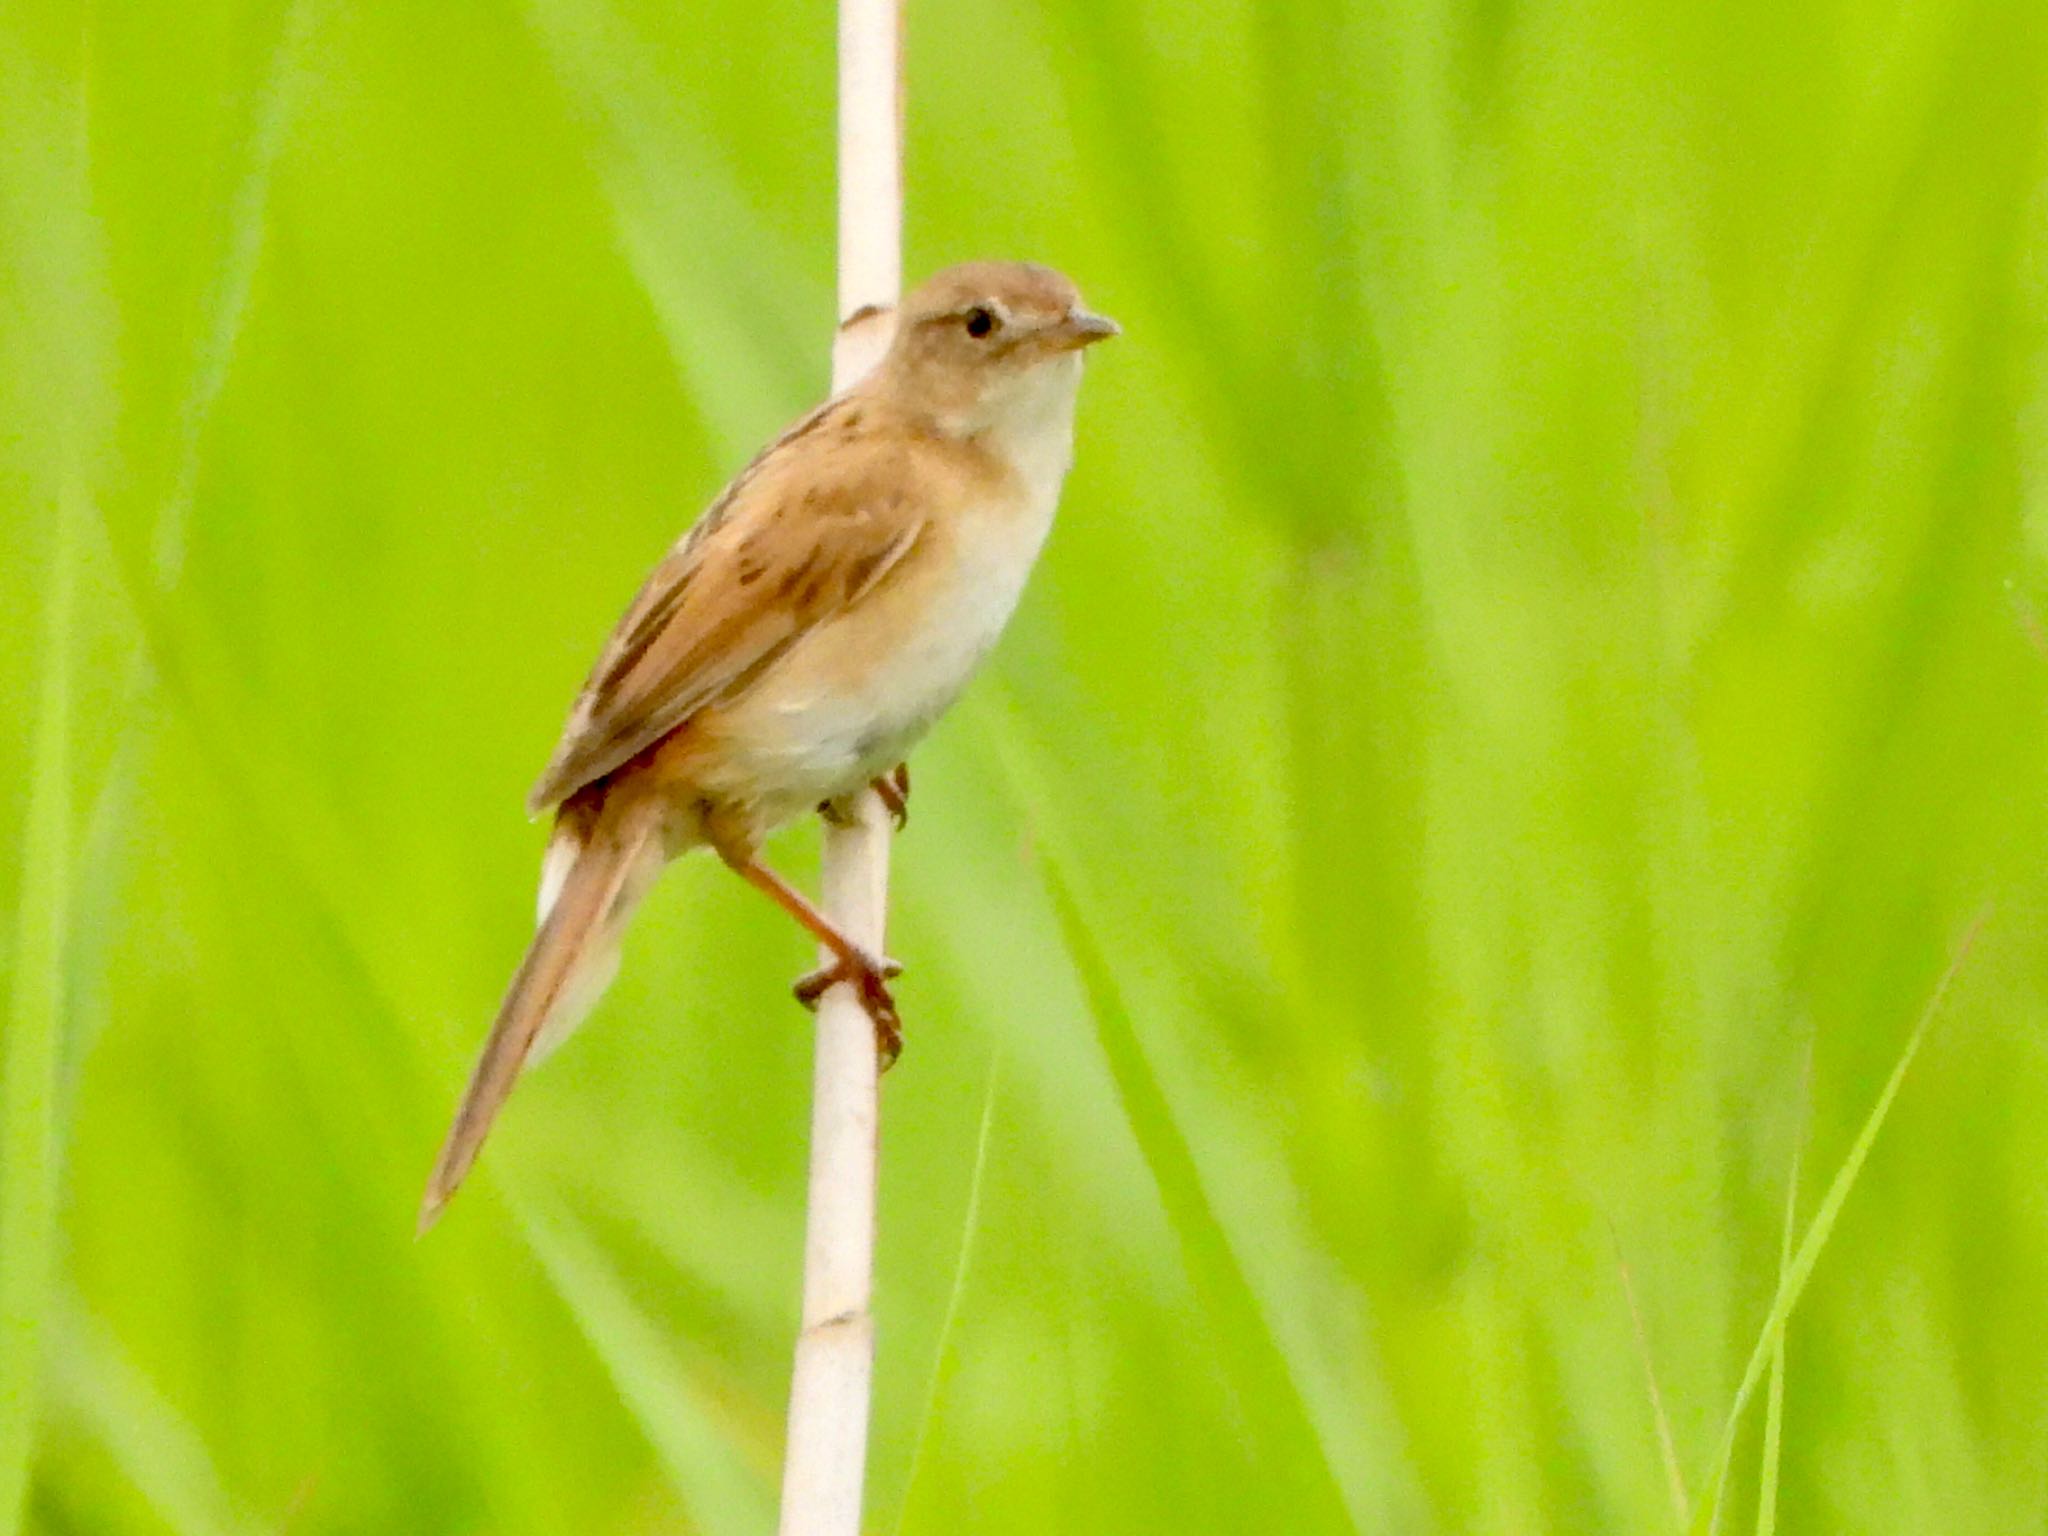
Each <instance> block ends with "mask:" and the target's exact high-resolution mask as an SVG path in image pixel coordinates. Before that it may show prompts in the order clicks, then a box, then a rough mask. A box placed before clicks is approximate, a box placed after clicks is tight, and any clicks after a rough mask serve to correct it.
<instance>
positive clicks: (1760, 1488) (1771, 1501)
mask: <svg viewBox="0 0 2048 1536" xmlns="http://www.w3.org/2000/svg"><path fill="white" fill-rule="evenodd" d="M1812 1075H1813V1059H1812V1054H1811V1050H1810V1049H1809V1052H1808V1056H1807V1067H1806V1077H1807V1079H1808V1081H1809V1084H1810V1082H1811V1079H1812ZM1810 1094H1811V1088H1810V1087H1809V1088H1808V1089H1807V1091H1806V1092H1805V1093H1802V1095H1801V1102H1802V1104H1803V1103H1804V1102H1805V1101H1806V1100H1807V1098H1808V1097H1809V1096H1810ZM1805 1134H1806V1132H1805V1117H1804V1115H1803V1114H1802V1116H1801V1124H1800V1128H1799V1133H1798V1135H1797V1137H1795V1139H1794V1140H1793V1143H1792V1168H1791V1171H1790V1172H1789V1173H1788V1174H1787V1175H1786V1177H1785V1220H1784V1223H1783V1225H1782V1226H1781V1227H1780V1228H1779V1233H1778V1284H1779V1285H1780V1286H1781V1287H1782V1286H1783V1285H1784V1283H1785V1276H1786V1275H1787V1274H1788V1273H1789V1272H1790V1271H1791V1268H1792V1238H1793V1234H1794V1233H1795V1232H1796V1231H1797V1230H1798V1227H1797V1223H1798V1218H1799V1160H1800V1156H1801V1154H1802V1153H1803V1152H1804V1151H1805ZM1784 1440H1785V1330H1784V1329H1780V1330H1779V1331H1778V1337H1777V1339H1776V1340H1775V1341H1774V1342H1773V1343H1772V1345H1771V1379H1770V1385H1769V1387H1768V1388H1767V1389H1766V1391H1765V1394H1764V1445H1763V1461H1762V1464H1761V1466H1760V1467H1759V1468H1758V1471H1757V1495H1756V1498H1757V1505H1756V1529H1757V1536H1775V1532H1776V1531H1777V1529H1778V1466H1779V1462H1780V1459H1781V1455H1782V1452H1783V1449H1784Z"/></svg>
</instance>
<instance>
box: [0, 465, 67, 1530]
mask: <svg viewBox="0 0 2048 1536" xmlns="http://www.w3.org/2000/svg"><path fill="white" fill-rule="evenodd" d="M74 522H75V519H74V517H73V515H72V512H71V509H70V508H69V507H68V506H67V507H64V508H62V509H60V511H59V514H58V518H57V548H56V554H55V558H54V560H53V561H52V572H51V580H50V591H49V606H48V610H47V615H46V620H45V625H44V633H45V641H44V644H45V651H44V661H43V669H42V686H41V697H40V699H39V701H38V705H37V710H36V723H35V745H34V753H33V769H32V773H31V777H30V781H29V798H28V820H27V825H26V828H25V830H24V834H23V839H22V854H21V894H20V897H19V900H18V902H17V904H16V910H15V923H14V954H13V965H12V971H13V983H12V987H11V988H10V995H9V998H8V1012H7V1038H6V1040H5V1041H4V1042H0V1536H15V1533H16V1532H18V1531H20V1530H21V1529H22V1520H23V1518H24V1505H25V1503H26V1500H27V1497H28V1481H29V1469H30V1467H31V1465H32V1463H33V1460H34V1455H35V1440H36V1424H37V1417H38V1402H39V1399H40V1396H41V1392H40V1383H41V1371H42V1342H43V1321H44V1314H45V1310H46V1308H47V1305H48V1298H49V1289H50V1283H51V1277H52V1272H53V1270H54V1267H55V1263H56V1240H57V1184H58V1165H59V1155H60V1153H59V1146H58V1136H59V1120H58V1114H57V1099H58V1088H59V1081H58V1074H59V1071H60V1068H61V1064H62V1052H63V1034H64V1017H65V1006H66V999H65V988H64V954H65V949H66V947H67V944H68V939H69V934H68V918H69V912H70V906H71V880H72V869H71V851H70V841H71V761H70V743H71V705H72V700H71V694H72V678H71V648H72V625H73V614H72V607H73V599H74V595H75V594H74V583H75V581H76V576H75V573H74V571H73V560H74V557H75V552H74V550H73V548H72V543H73V540H74V538H75V537H76V533H75V528H74Z"/></svg>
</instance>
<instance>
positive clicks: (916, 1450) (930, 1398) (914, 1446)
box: [896, 1057, 1002, 1531]
mask: <svg viewBox="0 0 2048 1536" xmlns="http://www.w3.org/2000/svg"><path fill="white" fill-rule="evenodd" d="M1001 1077H1002V1061H1001V1058H1000V1057H998V1058H996V1059H995V1060H994V1061H991V1062H990V1063H989V1068H988V1087H987V1088H986V1089H985V1090H984V1091H983V1093H982V1097H981V1126H980V1129H979V1130H978V1131H977V1132H976V1133H975V1137H974V1172H973V1174H972V1175H971V1176H970V1177H969V1179H968V1181H967V1213H966V1214H965V1215H964V1216H963V1217H962V1218H961V1220H960V1252H959V1256H958V1257H957V1258H956V1259H955V1260H954V1261H953V1283H952V1285H951V1286H950V1287H948V1288H947V1291H946V1310H945V1312H944V1313H943V1314H942V1315H941V1317H940V1319H939V1339H938V1343H937V1344H936V1345H934V1346H933V1348H932V1374H931V1380H930V1381H929V1382H928V1383H927V1384H926V1386H925V1393H924V1410H923V1412H921V1413H920V1414H919V1415H918V1416H917V1437H916V1439H914V1440H913V1441H912V1442H911V1446H910V1470H909V1471H907V1472H906V1473H904V1475H903V1505H902V1508H901V1509H899V1510H898V1511H897V1515H896V1528H897V1530H899V1531H900V1530H902V1528H903V1522H904V1520H905V1519H906V1518H907V1517H908V1516H909V1513H910V1499H911V1495H912V1494H913V1493H915V1492H916V1491H917V1473H918V1468H919V1467H920V1466H921V1465H922V1464H923V1461H924V1451H925V1442H926V1441H927V1440H928V1439H929V1438H930V1435H931V1427H932V1420H933V1419H934V1418H936V1417H937V1415H938V1408H939V1391H940V1388H941V1387H943V1386H944V1384H945V1377H946V1353H947V1350H948V1349H949V1348H950V1347H951V1345H952V1342H953V1328H954V1325H955V1324H956V1323H958V1322H959V1320H960V1298H961V1297H962V1296H963V1295H964V1294H965V1293H966V1291H967V1272H968V1267H969V1265H970V1264H971V1263H972V1261H973V1258H974V1239H975V1235H976V1234H977V1233H978V1232H980V1230H981V1191H982V1184H983V1181H984V1179H986V1177H987V1175H988V1144H989V1133H990V1132H991V1131H992V1130H993V1129H994V1128H995V1123H996V1084H997V1083H998V1081H1000V1079H1001Z"/></svg>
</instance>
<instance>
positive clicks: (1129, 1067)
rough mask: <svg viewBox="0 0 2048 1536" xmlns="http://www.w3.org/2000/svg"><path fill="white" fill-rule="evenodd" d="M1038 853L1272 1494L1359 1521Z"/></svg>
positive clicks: (1163, 1100)
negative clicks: (1263, 1459)
mask: <svg viewBox="0 0 2048 1536" xmlns="http://www.w3.org/2000/svg"><path fill="white" fill-rule="evenodd" d="M1040 858H1041V862H1042V867H1043V869H1044V871H1045V884H1046V890H1047V893H1048V894H1049V895H1050V896H1051V898H1052V904H1053V909H1054V911H1055V912H1056V913H1057V915H1058V918H1059V925H1060V933H1061V935H1062V937H1063V938H1064V939H1065V941H1066V945H1067V952H1068V954H1069V955H1070V956H1071V957H1072V959H1073V962H1074V968H1075V970H1076V972H1077V973H1078V974H1079V976H1080V980H1081V988H1082V992H1083V994H1084V995H1085V996H1086V998H1087V1000H1088V1005H1089V1009H1090V1012H1091V1013H1092V1014H1093V1016H1094V1020H1095V1028H1096V1034H1097V1038H1098V1039H1099V1040H1100V1041H1101V1043H1102V1050H1103V1054H1104V1055H1105V1056H1106V1057H1107V1058H1108V1060H1109V1069H1110V1075H1111V1077H1112V1078H1113V1079H1114V1081H1115V1084H1116V1091H1117V1096H1118V1098H1119V1099H1120V1100H1121V1101H1122V1104H1123V1109H1124V1114H1125V1117H1126V1118H1127V1119H1128V1120H1129V1122H1130V1126H1131V1130H1132V1132H1133V1134H1134V1135H1135V1136H1136V1137H1137V1139H1138V1145H1139V1148H1140V1150H1141V1151H1142V1152H1143V1154H1144V1157H1145V1162H1146V1165H1147V1167H1148V1168H1149V1169H1150V1170H1151V1173H1152V1178H1153V1181H1154V1183H1155V1184H1156V1185H1157V1187H1158V1190H1159V1198H1160V1200H1161V1202H1162V1203H1163V1204H1164V1205H1165V1207H1166V1214H1167V1219H1168V1220H1169V1222H1171V1224H1172V1227H1173V1231H1174V1235H1175V1237H1176V1238H1177V1239H1178V1241H1179V1243H1180V1247H1181V1252H1182V1255H1183V1257H1184V1259H1185V1261H1186V1264H1187V1268H1188V1274H1189V1276H1190V1278H1191V1279H1192V1280H1193V1281H1194V1284H1195V1287H1196V1289H1197V1291H1198V1292H1199V1293H1200V1294H1201V1296H1202V1298H1203V1301H1204V1302H1205V1304H1206V1306H1207V1308H1208V1311H1209V1316H1210V1322H1211V1324H1212V1326H1213V1328H1214V1330H1215V1338H1214V1343H1215V1348H1216V1353H1217V1355H1218V1357H1219V1358H1220V1359H1221V1361H1222V1362H1223V1363H1224V1365H1225V1368H1226V1369H1228V1370H1230V1371H1231V1373H1232V1375H1233V1378H1234V1382H1235V1385H1236V1387H1237V1390H1238V1391H1239V1393H1240V1394H1241V1395H1242V1397H1243V1399H1244V1402H1245V1405H1246V1412H1247V1417H1248V1418H1249V1419H1250V1421H1251V1422H1252V1423H1253V1424H1254V1425H1256V1426H1257V1429H1256V1431H1255V1432H1256V1433H1257V1434H1258V1435H1259V1436H1260V1437H1261V1444H1262V1448H1263V1451H1264V1453H1265V1457H1266V1460H1267V1464H1268V1466H1269V1467H1270V1469H1271V1472H1272V1475H1273V1482H1274V1489H1273V1491H1274V1495H1275V1497H1276V1498H1279V1499H1281V1500H1282V1501H1284V1502H1285V1504H1286V1506H1287V1507H1288V1508H1289V1509H1290V1510H1291V1511H1292V1512H1293V1514H1294V1516H1295V1520H1296V1528H1297V1529H1300V1530H1341V1529H1351V1528H1353V1521H1352V1519H1351V1514H1350V1510H1349V1508H1348V1506H1347V1505H1346V1503H1345V1500H1344V1496H1343V1491H1342V1488H1341V1486H1340V1484H1339V1482H1338V1479H1337V1477H1336V1474H1335V1472H1334V1471H1333V1470H1332V1469H1331V1467H1330V1464H1329V1461H1328V1458H1327V1457H1326V1456H1325V1455H1324V1454H1323V1450H1322V1441H1321V1438H1320V1437H1319V1436H1318V1435H1317V1433H1316V1429H1315V1424H1314V1420H1313V1418H1312V1416H1311V1415H1310V1413H1309V1411H1308V1407H1307V1405H1306V1404H1305V1403H1304V1402H1303V1401H1302V1397H1301V1393H1300V1391H1299V1389H1298V1388H1297V1386H1296V1385H1295V1381H1294V1375H1293V1371H1292V1369H1291V1368H1290V1366H1289V1363H1288V1360H1287V1357H1286V1352H1285V1350H1284V1349H1283V1347H1282V1346H1281V1344H1280V1342H1279V1340H1278V1339H1277V1338H1276V1337H1275V1336H1274V1333H1273V1330H1272V1329H1271V1328H1270V1327H1268V1326H1267V1323H1266V1319H1265V1315H1264V1313H1263V1312H1262V1311H1261V1309H1260V1307H1259V1301H1258V1297H1257V1295H1256V1293H1255V1292H1254V1291H1253V1289H1252V1285H1251V1282H1250V1280H1249V1279H1248V1278H1247V1277H1246V1275H1245V1272H1244V1269H1243V1267H1242V1266H1241V1265H1240V1264H1239V1262H1238V1259H1237V1255H1236V1253H1235V1252H1233V1251H1232V1249H1231V1246H1230V1238H1229V1235H1228V1234H1227V1233H1226V1232H1225V1230H1224V1227H1223V1223H1222V1220H1221V1219H1220V1218H1219V1217H1218V1216H1217V1214H1216V1211H1215V1209H1214V1208H1213V1207H1212V1206H1211V1204H1210V1202H1209V1197H1208V1194H1207V1192H1206V1191H1205V1190H1204V1189H1203V1187H1202V1178H1201V1172H1200V1170H1199V1169H1198V1168H1197V1167H1196V1165H1195V1158H1194V1153H1193V1151H1192V1149H1191V1148H1190V1147H1189V1145H1188V1141H1187V1136H1186V1134H1185V1133H1184V1132H1183V1131H1182V1130H1181V1127H1180V1123H1179V1121H1178V1120H1177V1119H1176V1117H1175V1115H1174V1112H1173V1106H1172V1105H1171V1104H1170V1103H1169V1102H1168V1100H1167V1097H1166V1094H1165V1093H1164V1092H1163V1091H1162V1089H1161V1088H1160V1085H1159V1081H1158V1079H1157V1078H1156V1077H1155V1076H1154V1075H1153V1072H1152V1067H1151V1064H1150V1062H1148V1061H1147V1060H1146V1057H1145V1048H1144V1045H1143V1043H1142V1042H1141V1041H1140V1040H1139V1038H1138V1032H1137V1028H1136V1026H1135V1024H1134V1023H1133V1021H1132V1019H1131V1015H1130V1012H1129V1010H1128V1009H1127V1008H1126V1007H1125V1006H1124V1002H1123V998H1122V995H1121V993H1120V992H1119V990H1118V988H1117V984H1116V978H1115V974H1114V972H1112V970H1111V969H1110V964H1109V959H1108V957H1107V955H1105V954H1104V952H1103V950H1102V947H1101V946H1100V945H1099V944H1098V943H1097V942H1096V939H1095V934H1094V930H1093V929H1092V928H1091V927H1090V925H1089V923H1088V920H1087V919H1086V917H1085V916H1084V915H1083V914H1082V911H1081V907H1080V904H1079V902H1078V901H1076V899H1075V897H1074V892H1073V889H1072V887H1071V886H1070V885H1069V884H1068V882H1067V879H1066V877H1065V875H1064V874H1063V873H1062V872H1061V868H1060V863H1059V860H1058V858H1057V857H1055V856H1054V855H1053V854H1052V853H1051V852H1050V851H1049V850H1046V851H1043V852H1042V853H1041V855H1040Z"/></svg>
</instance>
